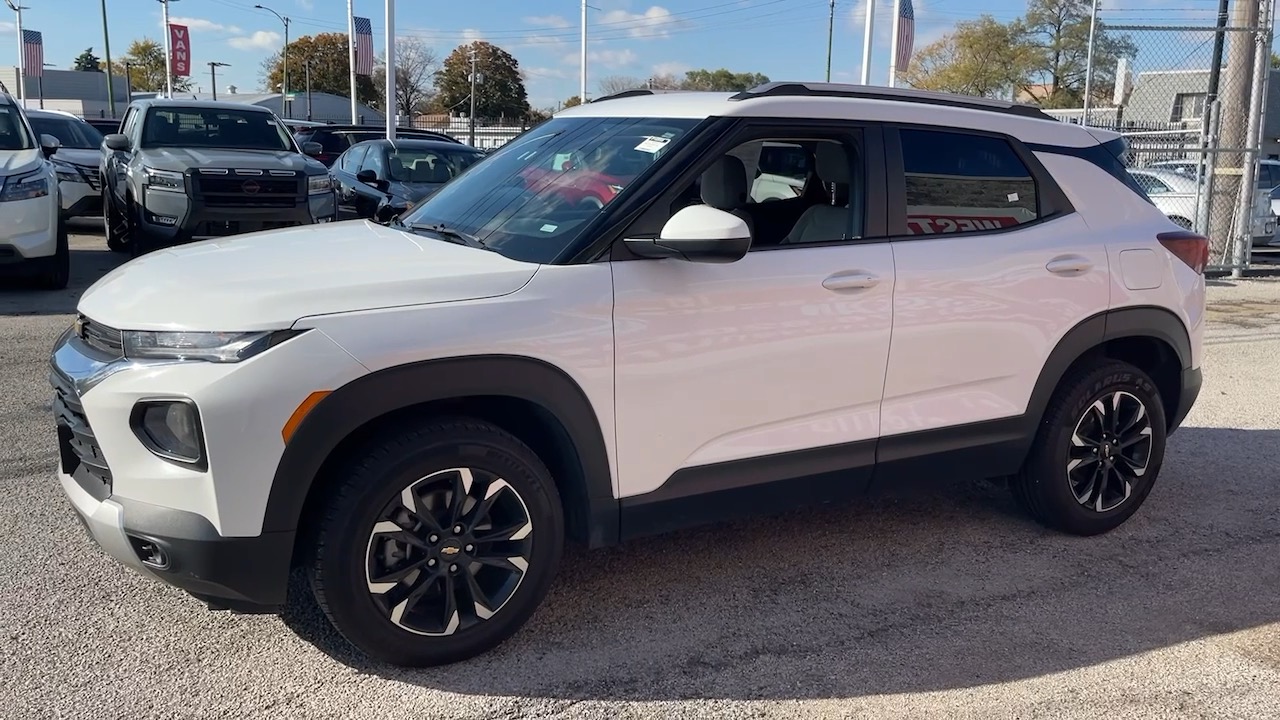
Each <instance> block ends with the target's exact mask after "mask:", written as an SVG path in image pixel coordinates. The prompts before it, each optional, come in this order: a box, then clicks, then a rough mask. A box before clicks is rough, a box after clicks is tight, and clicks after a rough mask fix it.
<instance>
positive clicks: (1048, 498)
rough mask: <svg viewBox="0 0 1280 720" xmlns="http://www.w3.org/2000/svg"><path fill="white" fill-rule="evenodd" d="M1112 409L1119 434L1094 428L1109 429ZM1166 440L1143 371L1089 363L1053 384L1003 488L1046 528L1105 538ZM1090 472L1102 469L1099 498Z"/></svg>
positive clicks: (1157, 400)
mask: <svg viewBox="0 0 1280 720" xmlns="http://www.w3.org/2000/svg"><path fill="white" fill-rule="evenodd" d="M1117 404H1118V405H1119V413H1118V416H1117V417H1118V420H1117V427H1118V429H1121V430H1123V432H1120V433H1116V434H1114V435H1113V434H1112V433H1111V432H1109V430H1110V428H1109V427H1105V426H1103V425H1102V424H1100V423H1102V422H1105V423H1107V424H1108V425H1109V424H1110V418H1111V417H1112V416H1113V415H1114V410H1113V408H1114V407H1115V406H1116V405H1117ZM1139 407H1141V415H1139V409H1138V408H1139ZM1131 423H1132V425H1131ZM1125 426H1129V427H1128V428H1126V427H1125ZM1166 434H1167V425H1166V422H1165V408H1164V404H1163V402H1162V400H1161V397H1160V393H1159V391H1158V390H1157V389H1156V386H1155V383H1153V382H1152V381H1151V378H1150V377H1149V376H1148V375H1147V374H1146V373H1145V372H1143V371H1142V370H1140V369H1139V368H1137V367H1134V366H1133V365H1130V364H1128V363H1125V362H1119V361H1113V360H1101V361H1097V362H1093V363H1090V364H1089V365H1086V366H1084V367H1082V368H1080V369H1079V370H1077V371H1075V372H1073V373H1072V374H1071V375H1070V376H1068V377H1067V378H1066V379H1064V381H1063V382H1062V384H1060V385H1059V386H1058V389H1057V391H1056V392H1055V393H1054V396H1053V398H1052V399H1051V400H1050V402H1049V407H1048V409H1047V411H1046V412H1045V416H1044V420H1043V422H1041V423H1040V431H1039V433H1038V434H1037V435H1036V439H1035V441H1034V444H1033V445H1032V448H1031V452H1030V454H1029V455H1028V457H1027V460H1026V462H1025V463H1024V464H1023V467H1022V470H1021V472H1020V473H1019V474H1018V475H1016V476H1015V477H1014V478H1013V481H1012V483H1011V485H1010V487H1011V489H1012V490H1013V493H1014V496H1015V498H1017V500H1018V502H1019V504H1020V505H1022V507H1023V508H1024V509H1026V510H1027V512H1028V513H1029V514H1030V515H1031V516H1032V517H1033V518H1034V519H1035V520H1036V521H1037V522H1039V523H1040V524H1042V525H1044V526H1046V527H1049V528H1051V529H1054V530H1059V531H1062V532H1066V533H1070V534H1073V535H1086V536H1087V535H1098V534H1101V533H1105V532H1109V531H1111V530H1114V529H1115V528H1117V527H1119V526H1120V525H1121V524H1123V523H1124V522H1125V521H1126V520H1128V519H1129V518H1130V517H1131V516H1133V514H1134V513H1136V512H1137V511H1138V508H1139V507H1141V506H1142V503H1143V502H1144V501H1145V500H1146V498H1147V495H1148V494H1149V493H1150V492H1151V488H1152V487H1153V486H1154V485H1155V482H1156V477H1157V476H1158V475H1159V474H1160V466H1161V464H1162V462H1163V460H1164V449H1165V439H1166ZM1117 435H1118V436H1119V439H1117ZM1095 440H1097V441H1098V442H1097V443H1096V444H1095V442H1094V441H1095ZM1126 443H1130V444H1129V445H1128V447H1124V445H1125V444H1126ZM1095 458H1096V459H1095ZM1108 459H1109V460H1108ZM1091 468H1096V469H1093V470H1091ZM1098 469H1106V470H1108V471H1109V474H1108V475H1106V477H1107V480H1108V481H1107V483H1105V484H1104V485H1102V492H1101V493H1099V492H1098V488H1099V483H1098V482H1097V475H1098Z"/></svg>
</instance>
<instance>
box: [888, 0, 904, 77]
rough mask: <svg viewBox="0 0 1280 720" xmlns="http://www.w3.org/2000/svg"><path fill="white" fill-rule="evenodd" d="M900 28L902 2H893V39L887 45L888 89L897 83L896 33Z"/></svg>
mask: <svg viewBox="0 0 1280 720" xmlns="http://www.w3.org/2000/svg"><path fill="white" fill-rule="evenodd" d="M901 27H902V0H893V39H892V40H890V41H889V42H890V45H889V87H894V86H895V85H896V84H897V81H898V31H899V30H900V29H901Z"/></svg>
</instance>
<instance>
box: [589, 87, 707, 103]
mask: <svg viewBox="0 0 1280 720" xmlns="http://www.w3.org/2000/svg"><path fill="white" fill-rule="evenodd" d="M683 92H690V91H689V90H653V89H650V88H635V89H633V90H623V91H622V92H616V93H614V94H612V95H605V96H604V97H598V98H596V99H595V100H588V101H587V102H589V103H597V102H604V101H605V100H617V99H618V98H628V97H638V96H640V95H659V94H665V93H683Z"/></svg>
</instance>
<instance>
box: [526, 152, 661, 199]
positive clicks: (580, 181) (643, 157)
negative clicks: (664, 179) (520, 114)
mask: <svg viewBox="0 0 1280 720" xmlns="http://www.w3.org/2000/svg"><path fill="white" fill-rule="evenodd" d="M665 144H666V141H665V138H650V137H617V138H612V139H611V140H610V142H609V143H608V144H605V145H598V146H594V147H589V148H584V149H583V150H577V151H573V152H565V153H557V154H556V155H552V156H551V157H549V158H548V159H547V160H546V162H544V163H542V164H540V165H537V166H534V167H530V168H528V169H526V170H525V171H524V172H522V173H521V177H522V178H523V179H524V182H525V185H526V186H527V187H528V188H529V189H531V190H534V191H540V190H543V189H545V188H548V187H551V188H553V189H554V190H555V192H556V194H557V195H559V196H560V198H561V199H563V200H564V201H565V202H567V203H571V204H573V205H579V204H590V205H592V206H594V207H597V208H600V207H604V206H605V204H606V203H608V202H609V201H610V200H613V198H614V196H615V195H617V194H618V193H619V192H620V191H621V190H622V188H623V187H625V186H626V184H627V183H629V182H631V181H632V180H633V179H635V177H636V176H637V175H639V174H640V173H642V172H644V170H645V169H646V168H648V167H649V165H651V164H652V163H653V161H654V158H655V157H657V154H658V151H659V150H661V149H662V147H663V146H664V145H665Z"/></svg>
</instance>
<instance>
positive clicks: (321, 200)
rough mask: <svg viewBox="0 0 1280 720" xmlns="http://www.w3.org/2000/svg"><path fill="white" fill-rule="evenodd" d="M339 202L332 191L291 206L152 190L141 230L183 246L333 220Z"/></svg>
mask: <svg viewBox="0 0 1280 720" xmlns="http://www.w3.org/2000/svg"><path fill="white" fill-rule="evenodd" d="M337 208H338V206H337V202H336V199H335V195H334V193H332V192H327V193H320V194H315V195H308V196H307V198H306V199H305V200H302V199H299V200H298V201H297V202H296V203H295V204H294V205H292V206H289V207H226V206H221V205H218V206H210V205H209V204H207V203H206V202H203V201H202V200H201V198H199V197H192V196H189V195H184V194H179V193H173V192H160V191H155V190H148V191H146V193H145V195H144V201H143V204H142V212H141V217H140V218H139V225H140V227H139V230H141V231H142V233H143V234H144V235H145V236H146V237H147V238H148V239H149V240H151V241H153V242H156V243H159V244H164V245H179V244H182V243H187V242H193V241H196V240H206V239H209V238H218V237H227V236H229V235H240V234H243V233H250V232H260V231H263V230H278V229H281V228H288V227H297V226H299V225H311V224H314V223H319V222H328V221H331V220H333V218H334V216H335V215H336V213H337Z"/></svg>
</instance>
